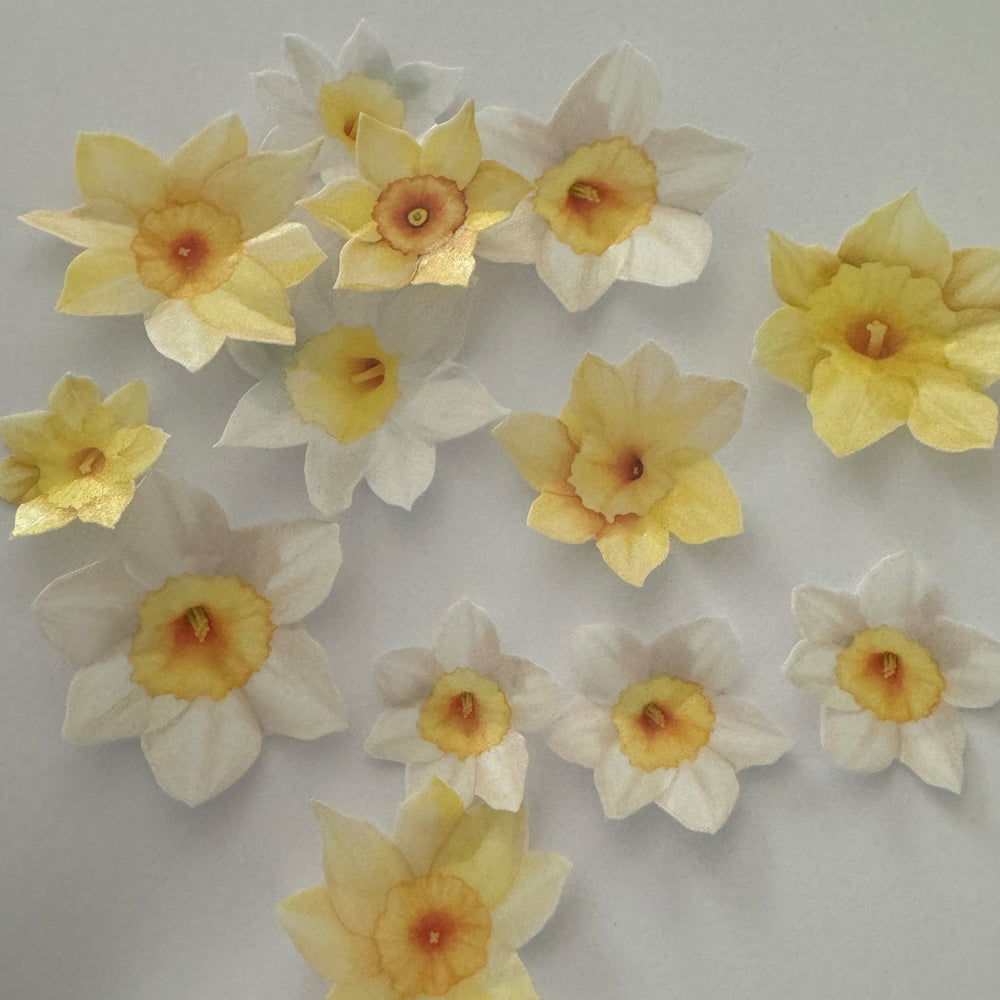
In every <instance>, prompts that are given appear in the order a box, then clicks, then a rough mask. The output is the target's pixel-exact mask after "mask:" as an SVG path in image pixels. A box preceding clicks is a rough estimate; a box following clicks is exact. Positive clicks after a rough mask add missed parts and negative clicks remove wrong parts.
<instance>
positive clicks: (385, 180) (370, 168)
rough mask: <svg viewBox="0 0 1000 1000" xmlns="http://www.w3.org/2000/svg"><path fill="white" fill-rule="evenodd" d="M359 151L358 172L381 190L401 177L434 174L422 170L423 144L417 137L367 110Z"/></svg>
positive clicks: (361, 123)
mask: <svg viewBox="0 0 1000 1000" xmlns="http://www.w3.org/2000/svg"><path fill="white" fill-rule="evenodd" d="M355 154H356V156H357V158H358V172H359V173H360V174H361V176H362V177H363V178H364V179H365V180H366V181H368V182H369V183H370V184H373V185H374V186H375V187H376V188H377V189H378V190H381V189H382V188H384V187H385V186H386V185H388V184H391V183H392V182H393V181H398V180H399V179H400V178H401V177H412V176H413V175H414V174H420V173H433V171H423V170H420V169H419V167H420V146H419V144H418V143H417V141H416V139H414V138H413V137H412V136H411V135H410V134H409V133H408V132H404V131H403V130H402V129H400V128H393V127H392V126H391V125H386V124H385V123H384V122H380V121H379V120H378V119H377V118H372V117H371V116H370V115H366V114H365V113H364V112H362V113H361V115H360V116H359V117H358V138H357V145H356V146H355Z"/></svg>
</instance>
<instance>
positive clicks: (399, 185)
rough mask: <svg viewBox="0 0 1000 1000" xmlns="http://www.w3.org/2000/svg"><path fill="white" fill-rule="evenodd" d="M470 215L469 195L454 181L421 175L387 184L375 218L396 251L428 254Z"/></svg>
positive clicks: (380, 197)
mask: <svg viewBox="0 0 1000 1000" xmlns="http://www.w3.org/2000/svg"><path fill="white" fill-rule="evenodd" d="M467 214H468V206H467V205H466V202H465V195H464V194H463V193H462V189H461V188H460V187H459V186H458V185H457V184H456V183H455V182H454V181H453V180H451V178H449V177H434V176H432V175H431V174H421V175H419V176H417V177H401V178H399V180H395V181H393V182H392V183H391V184H388V185H386V187H384V188H383V189H382V193H381V194H380V195H379V196H378V200H377V201H376V202H375V208H374V210H373V211H372V218H373V219H374V220H375V227H376V228H377V229H378V233H379V235H380V236H381V237H382V239H384V240H385V241H386V243H388V244H389V246H391V247H392V248H393V250H398V251H399V252H400V253H405V254H425V253H428V252H430V251H431V250H433V249H434V248H435V247H437V246H439V245H440V244H441V243H443V242H444V241H445V240H447V239H449V238H450V237H452V236H453V235H454V234H455V232H456V231H457V230H458V228H459V227H460V226H461V225H462V223H463V222H465V217H466V215H467Z"/></svg>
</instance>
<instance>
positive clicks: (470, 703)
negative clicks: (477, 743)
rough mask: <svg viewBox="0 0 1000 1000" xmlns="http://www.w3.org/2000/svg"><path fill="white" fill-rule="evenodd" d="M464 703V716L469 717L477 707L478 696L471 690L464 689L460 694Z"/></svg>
mask: <svg viewBox="0 0 1000 1000" xmlns="http://www.w3.org/2000/svg"><path fill="white" fill-rule="evenodd" d="M458 698H459V701H461V703H462V718H463V719H467V718H468V717H469V716H470V715H472V713H473V712H474V711H475V708H476V696H475V695H474V694H473V693H472V692H471V691H463V692H462V693H461V694H460V695H459V696H458Z"/></svg>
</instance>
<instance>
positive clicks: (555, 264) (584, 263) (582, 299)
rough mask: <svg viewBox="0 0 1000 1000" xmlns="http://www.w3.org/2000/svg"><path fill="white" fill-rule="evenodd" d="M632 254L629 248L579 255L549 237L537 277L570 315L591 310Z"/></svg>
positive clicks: (544, 246)
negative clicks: (598, 255)
mask: <svg viewBox="0 0 1000 1000" xmlns="http://www.w3.org/2000/svg"><path fill="white" fill-rule="evenodd" d="M628 254H629V248H628V246H627V245H626V244H624V243H622V244H618V245H617V246H612V247H609V248H608V249H607V250H605V251H604V253H602V254H601V255H600V257H594V256H592V255H590V254H578V253H577V252H576V251H575V250H573V249H571V248H570V247H569V246H567V245H566V244H565V243H562V242H560V241H559V240H557V239H556V238H555V236H553V235H552V234H551V232H550V233H549V236H548V238H547V239H546V240H545V242H544V244H543V245H542V248H541V254H540V256H539V258H538V262H537V267H538V276H539V277H540V278H541V279H542V281H544V282H545V284H546V285H548V286H549V288H551V289H552V291H553V292H554V293H555V295H556V298H557V299H559V301H560V302H561V303H562V304H563V305H564V306H565V307H566V308H567V309H568V310H569V311H570V312H579V311H580V310H581V309H589V308H590V307H591V306H592V305H593V304H594V303H595V302H596V301H597V300H598V299H599V298H600V297H601V296H602V295H603V294H604V293H605V292H606V291H607V290H608V289H609V288H610V287H611V285H612V284H613V283H614V280H615V278H616V277H617V276H618V271H619V268H620V266H621V265H622V264H623V262H624V261H625V259H626V257H627V256H628Z"/></svg>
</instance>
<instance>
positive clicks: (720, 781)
mask: <svg viewBox="0 0 1000 1000" xmlns="http://www.w3.org/2000/svg"><path fill="white" fill-rule="evenodd" d="M572 664H573V670H574V673H575V675H576V683H577V687H578V688H579V691H580V694H579V695H577V697H575V698H574V699H573V700H572V701H571V702H570V703H569V704H568V705H567V706H566V707H565V708H564V709H563V710H562V711H561V712H560V713H559V715H558V716H557V717H556V720H555V722H554V723H553V726H552V730H551V732H550V733H549V746H551V747H552V749H553V750H555V752H556V753H557V754H559V755H560V756H561V757H564V758H565V759H566V760H568V761H571V762H573V763H574V764H582V765H583V766H584V767H589V768H592V769H593V771H594V784H595V785H596V786H597V791H598V794H599V795H600V797H601V804H602V805H603V806H604V811H605V813H606V814H607V815H608V816H609V817H611V818H612V819H624V818H625V817H626V816H630V815H631V814H632V813H634V812H635V811H636V810H638V809H641V808H642V807H643V806H645V805H648V804H649V803H651V802H655V803H656V804H657V805H658V806H659V807H660V808H661V809H663V810H664V811H665V812H667V813H669V814H670V815H671V816H673V817H674V819H676V820H678V821H679V822H681V823H683V824H684V826H686V827H688V829H691V830H698V831H701V832H703V833H715V832H716V831H717V830H718V829H719V828H720V827H721V826H722V824H723V823H725V822H726V820H727V819H728V818H729V815H730V813H731V812H732V810H733V806H735V804H736V798H737V795H738V794H739V790H740V786H739V781H738V780H737V778H736V772H737V771H740V770H742V769H743V768H745V767H754V766H758V765H761V764H772V763H774V761H776V760H777V759H778V758H779V757H780V756H781V755H782V754H783V753H784V752H785V751H786V750H787V749H788V748H789V747H790V746H791V740H790V739H789V738H788V737H787V736H786V735H785V734H784V733H783V732H781V730H780V729H778V727H777V726H775V725H774V723H773V722H771V720H770V719H768V718H767V717H766V716H765V715H763V714H762V713H761V712H760V711H758V709H756V708H754V706H753V705H751V704H750V703H749V702H746V701H744V700H743V699H741V698H734V697H733V696H732V695H730V694H728V693H727V689H728V688H729V686H730V685H731V684H732V683H733V682H734V681H735V680H736V678H737V677H738V676H739V673H740V657H739V647H738V645H737V643H736V639H735V638H734V636H733V634H732V632H731V631H730V629H729V626H728V625H726V624H725V622H721V621H716V620H714V619H711V618H702V619H699V620H698V621H694V622H690V623H689V624H687V625H682V626H681V627H680V628H676V629H672V630H671V631H669V632H667V633H666V634H664V635H662V636H660V638H658V639H657V640H656V641H655V642H653V643H651V644H650V645H648V646H647V645H645V644H644V643H642V642H640V641H639V640H638V639H636V638H635V636H633V635H631V634H630V633H628V632H626V631H625V630H624V629H620V628H613V627H611V626H606V625H590V626H586V627H585V628H582V629H580V630H579V631H578V632H577V633H576V634H575V635H574V637H573V647H572Z"/></svg>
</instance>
